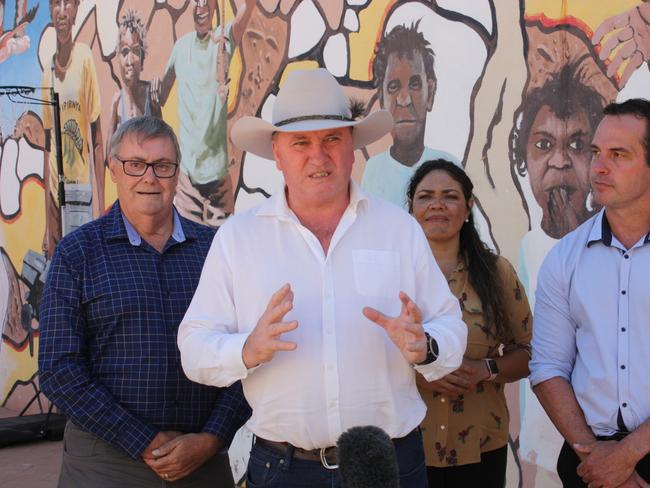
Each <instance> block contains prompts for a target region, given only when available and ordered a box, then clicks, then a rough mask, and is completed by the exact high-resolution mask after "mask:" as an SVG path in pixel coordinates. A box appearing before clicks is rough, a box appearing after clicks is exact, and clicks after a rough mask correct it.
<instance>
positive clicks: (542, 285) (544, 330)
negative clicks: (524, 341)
mask: <svg viewBox="0 0 650 488" xmlns="http://www.w3.org/2000/svg"><path fill="white" fill-rule="evenodd" d="M566 269H567V266H566V263H565V262H564V261H563V260H562V256H561V248H560V247H559V246H555V247H554V248H553V249H552V250H551V251H550V252H549V254H548V255H547V256H546V259H545V260H544V262H543V264H542V267H541V269H540V272H539V277H538V280H537V292H536V294H535V312H534V314H533V343H532V346H533V357H532V360H531V361H530V363H529V367H530V383H531V385H532V386H535V385H538V384H539V383H542V382H544V381H546V380H549V379H551V378H555V377H560V378H564V379H565V380H567V381H570V380H571V372H572V371H573V365H574V363H575V359H576V323H575V321H574V320H573V319H572V318H571V314H570V307H569V291H570V290H569V285H570V281H569V278H568V277H567V276H566Z"/></svg>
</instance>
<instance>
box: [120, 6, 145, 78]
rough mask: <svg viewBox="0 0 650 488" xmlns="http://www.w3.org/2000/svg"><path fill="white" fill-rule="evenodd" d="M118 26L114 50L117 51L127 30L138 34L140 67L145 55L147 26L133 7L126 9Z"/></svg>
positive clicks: (142, 64)
mask: <svg viewBox="0 0 650 488" xmlns="http://www.w3.org/2000/svg"><path fill="white" fill-rule="evenodd" d="M118 27H119V33H118V36H117V46H116V47H115V51H116V52H118V51H119V49H120V42H121V40H122V36H123V35H125V34H126V33H127V32H131V33H132V34H136V35H137V36H138V44H140V53H141V54H140V68H142V67H143V66H144V58H145V56H146V55H147V28H146V27H145V25H144V23H143V22H142V19H141V18H140V16H139V15H138V12H136V11H135V10H133V9H128V10H127V11H126V12H125V14H124V15H122V20H120V23H119V26H118Z"/></svg>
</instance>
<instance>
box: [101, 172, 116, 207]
mask: <svg viewBox="0 0 650 488" xmlns="http://www.w3.org/2000/svg"><path fill="white" fill-rule="evenodd" d="M115 200H117V188H116V187H115V183H113V181H112V180H111V173H110V172H109V171H108V168H106V185H104V202H105V203H106V208H110V206H111V205H112V204H113V202H114V201H115Z"/></svg>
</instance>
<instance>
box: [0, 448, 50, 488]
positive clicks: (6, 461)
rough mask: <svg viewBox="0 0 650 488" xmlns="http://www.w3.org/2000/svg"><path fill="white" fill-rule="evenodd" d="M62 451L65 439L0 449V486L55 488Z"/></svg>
mask: <svg viewBox="0 0 650 488" xmlns="http://www.w3.org/2000/svg"><path fill="white" fill-rule="evenodd" d="M62 452H63V442H62V441H58V442H52V441H37V442H28V443H25V444H16V445H13V446H10V447H3V448H0V488H55V487H56V482H57V480H58V479H59V468H60V466H61V456H62Z"/></svg>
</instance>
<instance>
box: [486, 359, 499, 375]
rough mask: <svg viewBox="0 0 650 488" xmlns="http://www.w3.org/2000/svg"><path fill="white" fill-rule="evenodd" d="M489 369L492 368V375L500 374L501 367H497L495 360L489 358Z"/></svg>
mask: <svg viewBox="0 0 650 488" xmlns="http://www.w3.org/2000/svg"><path fill="white" fill-rule="evenodd" d="M487 364H488V367H489V368H490V373H492V374H498V373H499V366H498V365H497V362H496V360H495V359H492V358H488V360H487Z"/></svg>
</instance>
